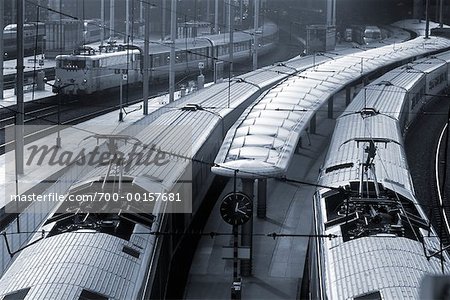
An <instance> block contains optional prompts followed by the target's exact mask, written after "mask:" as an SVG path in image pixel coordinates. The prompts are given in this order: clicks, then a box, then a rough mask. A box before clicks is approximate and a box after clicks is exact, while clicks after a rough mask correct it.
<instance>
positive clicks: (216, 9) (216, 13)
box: [214, 0, 219, 34]
mask: <svg viewBox="0 0 450 300" xmlns="http://www.w3.org/2000/svg"><path fill="white" fill-rule="evenodd" d="M214 33H215V34H218V33H219V0H216V3H215V4H214Z"/></svg>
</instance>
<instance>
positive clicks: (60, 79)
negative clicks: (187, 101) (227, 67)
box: [54, 23, 278, 95]
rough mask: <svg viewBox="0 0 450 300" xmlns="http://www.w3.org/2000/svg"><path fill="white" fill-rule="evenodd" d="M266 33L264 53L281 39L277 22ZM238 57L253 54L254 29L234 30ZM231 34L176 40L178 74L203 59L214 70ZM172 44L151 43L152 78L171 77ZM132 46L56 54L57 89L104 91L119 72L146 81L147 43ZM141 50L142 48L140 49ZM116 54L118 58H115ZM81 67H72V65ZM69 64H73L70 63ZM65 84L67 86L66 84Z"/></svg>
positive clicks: (264, 28) (265, 27)
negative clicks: (145, 53)
mask: <svg viewBox="0 0 450 300" xmlns="http://www.w3.org/2000/svg"><path fill="white" fill-rule="evenodd" d="M261 29H262V30H261V31H262V36H261V37H260V38H259V40H258V41H259V42H258V47H259V50H258V54H259V55H263V54H265V53H267V52H268V51H270V49H273V47H274V46H275V43H276V41H277V34H278V33H277V26H276V25H275V24H273V23H266V24H264V25H263V26H262V28H261ZM233 40H234V54H233V59H234V61H235V62H236V61H242V60H245V59H248V58H251V55H252V54H251V50H252V47H253V45H252V42H253V35H252V33H251V32H248V33H244V32H236V33H235V34H234V38H233ZM228 41H229V34H219V35H211V36H203V37H197V38H187V39H178V40H176V43H175V49H176V61H175V72H176V74H178V75H180V74H189V73H192V72H198V65H199V63H204V67H205V69H206V70H212V69H213V68H214V64H215V62H216V61H228V58H229V43H228ZM170 47H171V45H170V44H165V43H164V42H162V43H159V42H158V44H157V45H155V44H154V43H151V45H150V54H149V57H150V79H151V80H152V81H157V80H167V77H168V72H169V57H170ZM131 49H133V50H130V48H129V47H128V48H127V47H126V46H125V45H114V44H112V43H110V44H109V45H108V46H105V47H100V49H99V51H93V50H92V49H90V51H87V52H86V51H84V50H83V51H77V52H75V53H74V54H72V55H60V56H57V57H56V71H55V80H56V81H55V88H54V92H60V93H62V94H71V95H83V94H92V93H96V92H101V91H103V90H105V89H108V88H113V87H117V86H119V84H120V81H119V78H120V77H121V76H119V75H117V74H120V73H122V72H123V73H128V78H127V84H133V83H138V82H141V81H142V68H143V59H142V55H143V51H142V49H143V45H142V43H140V44H136V45H135V46H133V47H131ZM139 51H140V52H139ZM112 57H114V58H112ZM73 65H76V66H78V67H76V68H72V67H70V66H73ZM67 66H69V67H67ZM63 87H64V88H63Z"/></svg>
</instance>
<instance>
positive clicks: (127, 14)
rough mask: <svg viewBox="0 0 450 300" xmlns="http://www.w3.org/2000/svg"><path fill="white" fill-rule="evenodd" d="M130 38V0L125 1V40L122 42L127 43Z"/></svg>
mask: <svg viewBox="0 0 450 300" xmlns="http://www.w3.org/2000/svg"><path fill="white" fill-rule="evenodd" d="M129 36H130V0H125V38H124V40H123V42H124V43H125V44H127V43H128V40H129V38H128V37H129Z"/></svg>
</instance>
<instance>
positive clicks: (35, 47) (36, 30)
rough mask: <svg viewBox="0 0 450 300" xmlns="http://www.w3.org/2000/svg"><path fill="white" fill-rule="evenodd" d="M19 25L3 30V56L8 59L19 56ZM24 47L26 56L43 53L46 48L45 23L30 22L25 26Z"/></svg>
mask: <svg viewBox="0 0 450 300" xmlns="http://www.w3.org/2000/svg"><path fill="white" fill-rule="evenodd" d="M16 39H17V24H9V25H6V26H5V28H4V29H3V47H4V53H3V56H4V57H5V58H6V59H8V58H12V57H15V56H16V54H17V40H16ZM23 47H24V53H25V54H34V52H35V51H36V53H43V51H44V48H45V23H42V22H30V23H25V24H24V25H23Z"/></svg>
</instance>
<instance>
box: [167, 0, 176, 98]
mask: <svg viewBox="0 0 450 300" xmlns="http://www.w3.org/2000/svg"><path fill="white" fill-rule="evenodd" d="M170 12H171V14H170V67H169V94H170V95H169V102H173V101H175V39H176V33H177V1H176V0H172V5H171V10H170Z"/></svg>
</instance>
